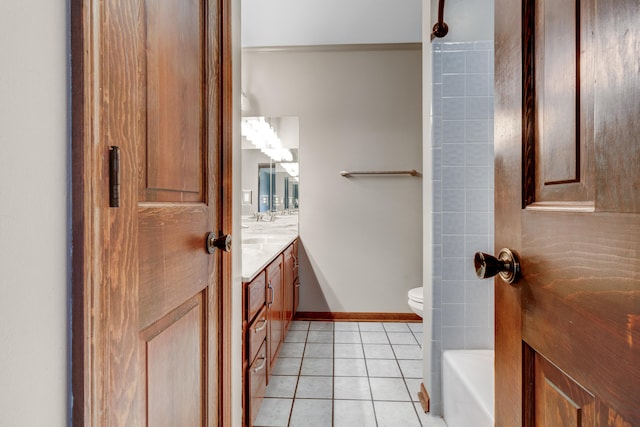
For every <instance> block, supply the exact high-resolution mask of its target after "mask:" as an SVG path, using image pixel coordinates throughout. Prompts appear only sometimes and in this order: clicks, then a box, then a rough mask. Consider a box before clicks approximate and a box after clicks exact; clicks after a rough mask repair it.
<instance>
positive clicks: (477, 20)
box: [423, 0, 493, 42]
mask: <svg viewBox="0 0 640 427" xmlns="http://www.w3.org/2000/svg"><path fill="white" fill-rule="evenodd" d="M423 1H424V2H425V3H426V2H429V1H430V2H431V21H432V22H430V24H429V25H425V32H426V31H427V30H428V32H429V33H431V29H432V28H433V24H435V23H436V22H437V20H438V0H423ZM423 7H426V5H424V6H423ZM444 22H446V23H447V26H448V27H449V33H448V34H447V36H446V37H444V38H443V39H442V40H443V41H445V42H460V41H473V40H493V0H446V1H445V7H444ZM427 40H428V38H427Z"/></svg>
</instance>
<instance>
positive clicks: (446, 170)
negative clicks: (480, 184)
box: [442, 166, 465, 188]
mask: <svg viewBox="0 0 640 427" xmlns="http://www.w3.org/2000/svg"><path fill="white" fill-rule="evenodd" d="M464 185H465V168H464V167H463V166H443V167H442V188H464Z"/></svg>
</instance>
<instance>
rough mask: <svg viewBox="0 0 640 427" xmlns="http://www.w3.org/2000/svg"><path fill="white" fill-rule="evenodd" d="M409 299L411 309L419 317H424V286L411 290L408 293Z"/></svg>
mask: <svg viewBox="0 0 640 427" xmlns="http://www.w3.org/2000/svg"><path fill="white" fill-rule="evenodd" d="M407 296H408V297H409V307H411V310H413V312H414V313H415V314H417V315H418V316H420V317H422V286H420V287H419V288H413V289H410V290H409V292H407Z"/></svg>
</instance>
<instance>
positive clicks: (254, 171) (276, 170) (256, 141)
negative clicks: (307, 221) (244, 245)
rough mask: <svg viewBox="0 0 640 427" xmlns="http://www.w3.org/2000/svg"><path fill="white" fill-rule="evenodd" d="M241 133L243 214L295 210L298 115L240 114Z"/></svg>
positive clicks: (255, 216)
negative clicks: (266, 115)
mask: <svg viewBox="0 0 640 427" xmlns="http://www.w3.org/2000/svg"><path fill="white" fill-rule="evenodd" d="M241 133H242V215H243V217H244V218H247V217H254V219H260V218H261V217H262V216H261V214H264V213H266V214H269V218H270V219H271V220H273V219H274V215H290V214H294V213H297V209H298V194H299V188H298V185H299V183H298V181H299V172H300V171H299V164H298V147H299V142H298V138H299V124H298V118H297V117H243V118H242V129H241ZM254 196H255V197H254Z"/></svg>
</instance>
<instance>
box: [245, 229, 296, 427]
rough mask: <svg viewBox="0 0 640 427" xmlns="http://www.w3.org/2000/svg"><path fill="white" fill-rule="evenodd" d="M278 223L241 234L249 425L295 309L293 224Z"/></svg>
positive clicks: (294, 242)
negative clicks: (289, 225) (288, 225)
mask: <svg viewBox="0 0 640 427" xmlns="http://www.w3.org/2000/svg"><path fill="white" fill-rule="evenodd" d="M280 222H281V223H284V224H282V225H281V224H277V225H275V224H272V223H269V224H265V225H264V226H262V225H261V224H259V223H258V226H262V227H263V228H262V229H260V232H255V230H247V232H246V233H243V239H242V240H243V243H242V257H243V262H242V275H243V277H242V279H243V284H242V307H243V321H242V332H243V337H244V338H243V364H242V366H243V375H244V387H243V394H244V396H243V406H244V411H243V412H244V421H243V425H245V426H252V425H253V422H254V420H255V417H256V415H257V412H258V409H259V408H260V403H261V402H262V399H263V397H264V393H265V389H266V386H267V384H268V382H269V375H270V374H271V371H272V369H273V365H274V364H275V362H276V360H277V357H278V351H279V349H280V345H281V344H282V343H283V342H284V339H285V337H286V333H287V330H288V329H289V324H290V322H291V320H292V319H293V315H294V313H295V311H296V309H297V301H298V296H297V292H298V289H299V277H298V239H297V227H296V231H295V232H292V230H290V229H287V227H286V222H287V221H286V219H283V220H282V221H280ZM283 225H284V227H283ZM252 226H253V224H252ZM258 226H253V228H254V229H255V228H256V227H258ZM289 228H291V227H289ZM265 231H266V233H265Z"/></svg>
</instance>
